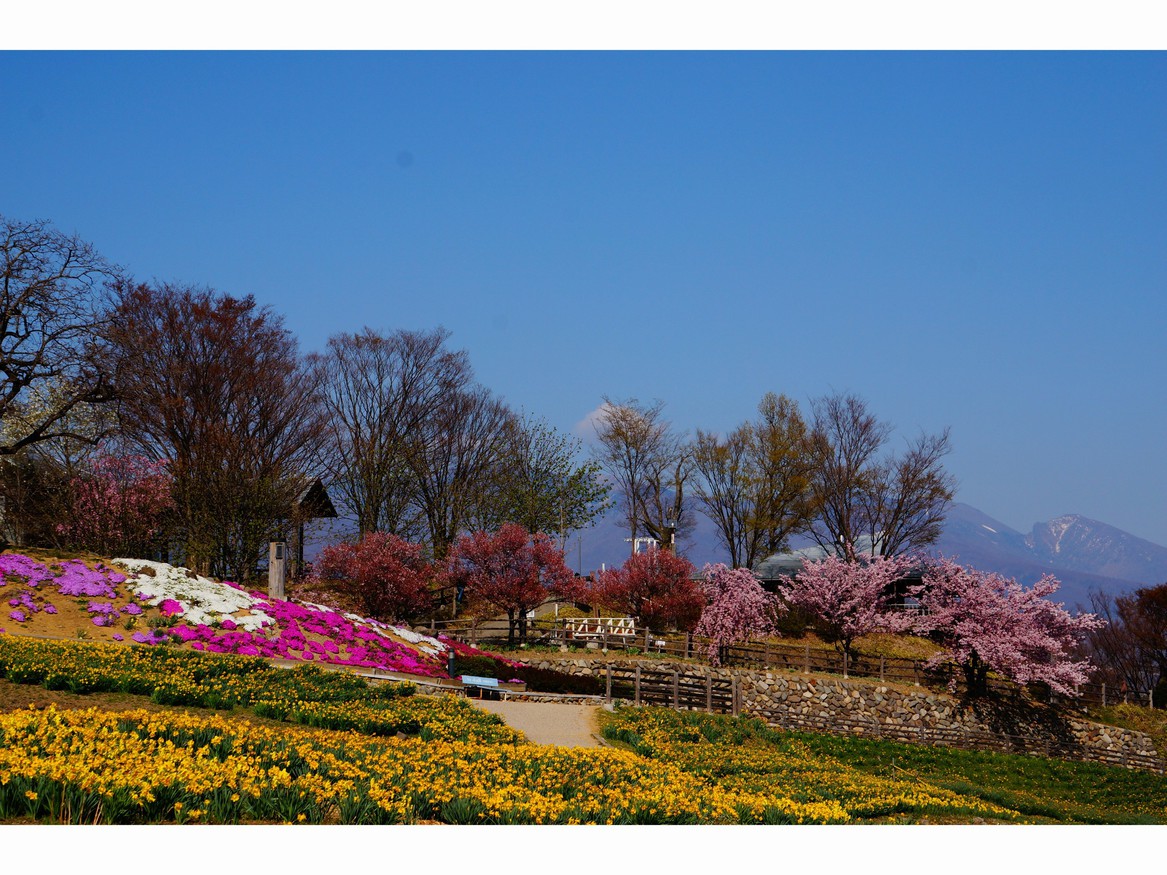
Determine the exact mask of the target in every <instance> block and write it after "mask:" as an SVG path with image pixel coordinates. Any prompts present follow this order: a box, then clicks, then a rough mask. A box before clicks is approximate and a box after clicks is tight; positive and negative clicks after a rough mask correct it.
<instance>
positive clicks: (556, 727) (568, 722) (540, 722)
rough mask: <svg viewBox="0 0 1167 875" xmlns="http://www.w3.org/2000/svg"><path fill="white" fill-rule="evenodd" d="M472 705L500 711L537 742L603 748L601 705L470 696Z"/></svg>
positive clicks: (502, 715) (530, 738)
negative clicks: (508, 700)
mask: <svg viewBox="0 0 1167 875" xmlns="http://www.w3.org/2000/svg"><path fill="white" fill-rule="evenodd" d="M468 701H469V702H470V703H471V704H473V705H475V706H477V707H479V708H482V709H483V710H484V711H490V712H491V713H492V714H497V715H498V716H499V717H501V718H502V719H503V720H505V721H506V723H507V725H508V726H510V727H512V728H514V729H517V730H519V731H520V732H521V733H523V735H525V736H527V738H528V739H529V740H530V741H533V742H534V743H535V744H558V745H561V746H563V747H604V743H603V742H602V741H601V740H600V738H599V735H600V730H599V727H598V725H597V723H596V714H597V712H598V711H599V710H600V709H599V706H598V705H574V704H566V703H560V702H496V701H492V700H482V699H469V700H468Z"/></svg>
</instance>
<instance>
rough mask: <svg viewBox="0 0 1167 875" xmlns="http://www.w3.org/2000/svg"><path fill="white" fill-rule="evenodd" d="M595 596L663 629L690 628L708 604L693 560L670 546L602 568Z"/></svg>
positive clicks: (650, 626)
mask: <svg viewBox="0 0 1167 875" xmlns="http://www.w3.org/2000/svg"><path fill="white" fill-rule="evenodd" d="M592 597H593V598H594V599H595V600H596V601H598V602H599V603H600V604H602V605H604V606H605V607H607V608H611V609H613V610H617V611H623V612H624V613H626V614H629V615H630V616H633V617H635V618H636V619H637V620H638V621H639V622H640V623H641V624H643V625H645V626H647V627H649V628H650V629H656V630H661V631H663V630H665V629H668V628H674V627H675V628H678V629H682V630H684V631H691V630H692V629H693V627H694V626H695V625H696V624H697V621H698V620H699V619H700V618H701V611H702V609H703V608H704V607H705V596H704V595H703V594H702V593H701V589H700V588H699V587H698V585H697V583H696V581H695V580H693V565H692V563H690V562H689V560H687V559H685V558H683V557H681V556H677V555H675V554H673V553H671V552H670V551H668V550H656V549H650V550H646V551H645V552H643V553H636V554H633V555H632V556H629V557H628V559H627V560H625V562H624V564H623V565H622V566H621V567H620V568H613V569H609V570H607V571H602V572H600V575H599V577H598V579H597V580H596V582H595V584H594V586H593V596H592Z"/></svg>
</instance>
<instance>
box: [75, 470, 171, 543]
mask: <svg viewBox="0 0 1167 875" xmlns="http://www.w3.org/2000/svg"><path fill="white" fill-rule="evenodd" d="M170 486H171V478H170V475H169V473H167V470H166V464H165V463H164V462H153V461H150V460H149V459H147V458H146V457H145V456H133V455H129V456H116V455H109V454H103V455H99V456H98V457H97V458H96V459H95V460H94V461H93V462H92V463H91V465H90V466H89V470H88V471H87V472H85V473H83V474H80V475H78V476H76V477H74V478H72V480H71V481H70V482H69V487H68V494H69V499H70V518H69V520H68V521H67V522H63V523H61V524H59V525H58V526H57V534H58V535H60V536H61V537H62V538H63V539H64V541H65V542H66V543H67V544H68V545H69V546H72V547H75V548H79V549H82V550H92V551H93V552H95V553H101V554H104V555H110V554H123V555H125V554H128V555H130V556H135V557H136V556H138V555H139V554H144V553H149V552H152V549H151V548H152V546H153V541H154V540H155V538H156V537H157V536H158V535H159V533H160V532H161V531H162V529H163V527H164V524H165V520H166V514H167V512H168V511H170V510H172V509H173V507H174V500H173V498H172V497H171V490H170Z"/></svg>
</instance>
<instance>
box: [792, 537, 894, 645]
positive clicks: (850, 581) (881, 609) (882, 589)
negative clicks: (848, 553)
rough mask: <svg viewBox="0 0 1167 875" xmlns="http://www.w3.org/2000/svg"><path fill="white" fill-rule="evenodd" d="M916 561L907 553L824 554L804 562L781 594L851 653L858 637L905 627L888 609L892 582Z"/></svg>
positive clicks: (830, 638) (889, 607)
mask: <svg viewBox="0 0 1167 875" xmlns="http://www.w3.org/2000/svg"><path fill="white" fill-rule="evenodd" d="M915 564H916V560H914V559H912V558H910V557H907V556H872V557H868V556H863V555H860V556H859V558H857V559H855V560H853V561H848V560H846V559H843V558H841V557H838V556H828V557H827V558H825V559H821V560H819V561H817V562H807V563H806V564H805V565H804V566H803V568H802V570H801V571H800V572H798V574H797V576H796V577H795V578H794V581H793V582H792V583H791V584H790V586H789V588H788V589H786V591H785V592H784V594H783V595H784V597H785V599H786V602H787V603H788V604H789V605H791V606H792V607H798V608H801V609H802V610H804V611H806V612H807V613H808V614H810V615H811V616H812V617H814V619H815V621H816V623H817V624H818V626H819V628H820V629H821V630H822V632H823V633H824V634H825V635H826V637H827V638H828V640H831V641H834V642H835V644H836V646H837V647H839V648H840V649H841V650H842V651H843V653H844V654H845V655H846V656H848V657H850V656H851V655H852V651H851V645H852V644H853V643H854V641H855V639H856V638H860V637H862V636H863V635H869V634H871V633H872V632H899V631H904V630H905V629H906V628H907V626H908V625H909V623H910V620H909V618H907V617H906V616H905V615H904V614H902V613H900V612H896V611H893V610H892V608H891V599H892V596H893V595H894V587H893V584H895V582H896V581H898V580H901V579H903V578H904V577H905V576H906V575H907V574H908V572H909V571H911V570H912V568H913V567H914V566H915Z"/></svg>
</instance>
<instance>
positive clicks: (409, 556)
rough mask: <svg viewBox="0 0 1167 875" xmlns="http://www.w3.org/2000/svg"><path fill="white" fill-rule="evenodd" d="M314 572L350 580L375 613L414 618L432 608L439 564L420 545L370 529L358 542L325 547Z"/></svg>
mask: <svg viewBox="0 0 1167 875" xmlns="http://www.w3.org/2000/svg"><path fill="white" fill-rule="evenodd" d="M312 576H313V577H314V578H315V579H316V580H342V581H345V582H346V583H347V585H348V587H349V589H350V590H351V591H352V593H353V594H354V595H355V596H356V597H357V599H359V600H360V603H361V607H362V608H363V609H364V610H365V611H366V612H367V613H368V615H369V616H370V617H374V618H376V619H380V620H388V621H393V620H412V619H413V618H415V617H416V616H418V615H419V614H421V613H423V612H424V611H425V610H426V609H427V608H429V607H430V603H431V597H430V593H429V583H430V581H431V580H433V579H435V577H437V576H438V569H436V568H435V567H434V566H433V565H431V563H430V562H428V561H427V560H426V558H425V556H424V549H423V547H422V546H421V545H420V544H411V543H410V542H408V541H406V540H403V539H402V538H399V537H397V536H396V535H391V534H389V533H387V532H369V533H367V534H365V535H363V536H362V537H361V538H360V539H359V540H357V541H356V542H354V543H341V544H330V545H329V546H327V547H325V548H324V549H323V550H321V551H320V554H319V556H317V558H316V562H315V564H314V565H313V570H312Z"/></svg>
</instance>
